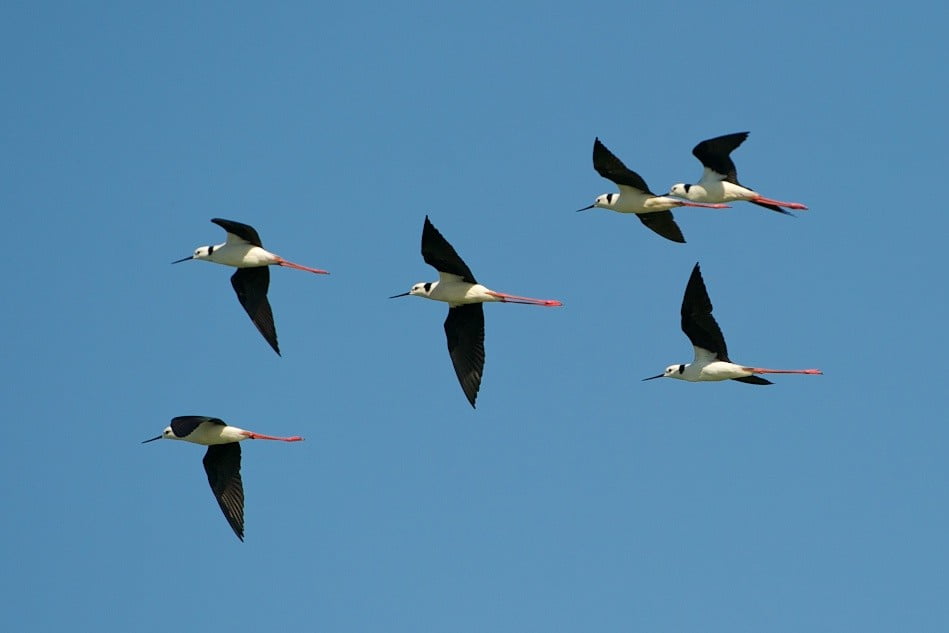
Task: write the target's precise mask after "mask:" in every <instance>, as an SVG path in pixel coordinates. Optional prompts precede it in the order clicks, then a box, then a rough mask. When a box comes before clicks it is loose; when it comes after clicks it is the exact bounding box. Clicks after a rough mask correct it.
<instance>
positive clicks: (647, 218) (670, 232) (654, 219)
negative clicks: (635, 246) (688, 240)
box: [636, 211, 685, 244]
mask: <svg viewBox="0 0 949 633" xmlns="http://www.w3.org/2000/svg"><path fill="white" fill-rule="evenodd" d="M636 217H637V218H639V219H640V221H641V222H642V223H643V224H645V225H646V226H647V227H648V228H650V229H652V230H653V231H655V232H656V233H658V234H659V235H661V236H663V237H664V238H666V239H667V240H672V241H673V242H678V243H679V244H685V237H683V235H682V231H681V229H679V225H678V224H676V221H675V219H674V218H673V217H672V211H653V212H652V213H637V214H636Z"/></svg>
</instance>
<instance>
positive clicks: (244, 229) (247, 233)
mask: <svg viewBox="0 0 949 633" xmlns="http://www.w3.org/2000/svg"><path fill="white" fill-rule="evenodd" d="M211 221H212V222H214V223H215V224H217V225H218V226H219V227H221V228H222V229H224V230H225V231H227V232H228V233H233V234H234V235H236V236H237V237H239V238H241V239H242V240H245V241H247V242H250V243H251V244H253V245H254V246H260V247H261V248H263V246H264V245H263V244H261V243H260V236H259V235H257V229H255V228H254V227H252V226H251V225H249V224H242V223H241V222H235V221H233V220H222V219H221V218H212V219H211Z"/></svg>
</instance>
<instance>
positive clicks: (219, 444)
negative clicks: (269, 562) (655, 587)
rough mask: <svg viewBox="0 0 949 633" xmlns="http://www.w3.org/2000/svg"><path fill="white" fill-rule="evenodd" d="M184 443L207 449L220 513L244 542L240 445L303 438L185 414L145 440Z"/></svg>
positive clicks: (208, 469) (206, 465)
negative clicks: (252, 441) (253, 429)
mask: <svg viewBox="0 0 949 633" xmlns="http://www.w3.org/2000/svg"><path fill="white" fill-rule="evenodd" d="M163 439H164V440H184V441H185V442H193V443H195V444H202V445H204V446H207V447H208V451H207V453H205V455H204V470H205V472H207V474H208V483H209V484H211V491H212V492H213V493H214V498H215V499H217V502H218V505H219V506H221V512H223V513H224V517H225V518H226V519H227V522H228V523H230V525H231V528H232V529H233V530H234V534H237V538H239V539H240V540H242V541H243V540H244V484H243V483H242V482H241V447H240V444H238V442H242V441H244V440H279V441H281V442H300V441H302V440H303V438H302V437H299V436H293V437H274V436H272V435H261V434H260V433H254V432H253V431H245V430H244V429H240V428H237V427H236V426H229V425H227V424H225V423H224V421H223V420H221V419H219V418H209V417H207V416H203V415H183V416H179V417H177V418H172V420H171V425H170V426H168V427H167V428H166V429H165V430H164V431H162V434H161V435H159V436H158V437H153V438H151V439H150V440H145V441H144V442H142V444H146V443H148V442H154V441H155V440H163Z"/></svg>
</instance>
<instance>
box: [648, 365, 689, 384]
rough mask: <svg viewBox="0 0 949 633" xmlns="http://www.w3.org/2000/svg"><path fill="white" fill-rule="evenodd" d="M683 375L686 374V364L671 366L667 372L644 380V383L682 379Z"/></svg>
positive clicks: (667, 368)
mask: <svg viewBox="0 0 949 633" xmlns="http://www.w3.org/2000/svg"><path fill="white" fill-rule="evenodd" d="M683 373H685V364H679V365H669V366H668V367H666V369H665V371H664V372H662V373H661V374H659V375H658V376H650V377H649V378H643V381H646V380H655V379H656V378H682V374H683Z"/></svg>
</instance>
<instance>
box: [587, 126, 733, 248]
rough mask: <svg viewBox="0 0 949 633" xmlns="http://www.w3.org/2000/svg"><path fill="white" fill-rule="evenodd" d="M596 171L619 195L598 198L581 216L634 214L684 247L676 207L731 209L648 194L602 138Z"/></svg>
mask: <svg viewBox="0 0 949 633" xmlns="http://www.w3.org/2000/svg"><path fill="white" fill-rule="evenodd" d="M593 168H594V169H595V170H596V171H597V173H598V174H600V175H601V176H603V177H604V178H606V179H607V180H612V181H613V182H614V183H615V184H616V186H617V187H619V190H620V192H619V193H604V194H602V195H599V196H597V197H596V200H595V201H594V202H593V204H591V205H590V206H588V207H583V208H582V209H577V212H578V213H579V212H580V211H586V210H587V209H593V208H594V207H599V208H601V209H610V210H612V211H617V212H618V213H635V214H636V217H638V218H639V219H640V221H641V222H642V223H643V224H645V225H646V227H647V228H650V229H652V230H653V231H655V232H656V233H658V234H659V235H661V236H662V237H664V238H666V239H667V240H672V241H673V242H678V243H680V244H684V243H685V238H684V237H683V236H682V231H681V230H679V225H678V224H676V222H675V219H674V218H673V217H672V212H671V211H669V209H672V208H675V207H705V208H709V209H727V208H728V205H727V204H700V203H696V202H685V201H683V200H680V199H678V198H670V197H668V196H657V195H656V194H654V193H653V192H651V191H650V190H649V185H647V184H646V181H645V180H643V179H642V176H640V175H639V174H637V173H636V172H634V171H633V170H632V169H630V168H628V167H627V166H626V165H624V164H623V161H621V160H620V159H618V158H617V157H616V156H614V155H613V152H611V151H610V150H609V149H607V147H606V145H604V144H603V143H602V142H601V141H600V139H599V138H596V139H595V140H594V141H593Z"/></svg>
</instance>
